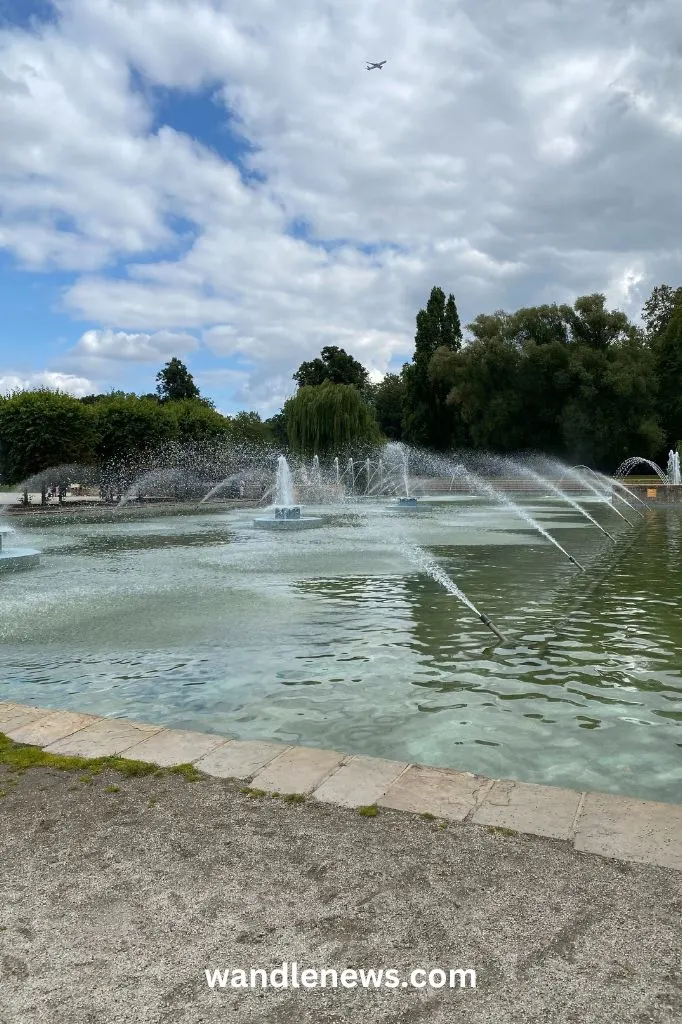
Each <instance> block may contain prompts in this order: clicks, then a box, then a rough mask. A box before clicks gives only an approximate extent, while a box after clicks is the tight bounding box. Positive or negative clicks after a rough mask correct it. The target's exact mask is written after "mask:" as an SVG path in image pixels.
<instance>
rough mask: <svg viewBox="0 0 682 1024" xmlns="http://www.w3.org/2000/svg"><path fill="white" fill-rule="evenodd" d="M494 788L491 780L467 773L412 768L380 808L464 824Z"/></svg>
mask: <svg viewBox="0 0 682 1024" xmlns="http://www.w3.org/2000/svg"><path fill="white" fill-rule="evenodd" d="M492 785H493V780H492V779H485V778H483V777H482V776H480V775H470V774H469V773H468V772H456V771H450V770H449V769H447V768H422V767H420V766H419V765H411V766H410V767H409V768H408V769H407V771H406V772H404V773H403V774H402V775H401V776H400V778H399V779H398V780H397V781H396V782H394V783H393V785H392V786H391V787H390V788H389V789H388V791H387V792H386V794H385V795H384V796H383V797H382V798H381V799H380V800H379V801H378V804H379V806H380V807H391V808H393V809H395V810H397V811H411V812H412V813H414V814H434V815H435V816H436V817H437V818H447V819H448V820H450V821H464V819H465V818H466V817H467V816H468V815H469V814H470V813H471V812H472V811H473V810H474V809H475V808H476V807H478V806H479V804H480V802H481V800H482V799H483V797H484V796H485V795H486V793H487V792H488V790H489V789H490V788H491V786H492Z"/></svg>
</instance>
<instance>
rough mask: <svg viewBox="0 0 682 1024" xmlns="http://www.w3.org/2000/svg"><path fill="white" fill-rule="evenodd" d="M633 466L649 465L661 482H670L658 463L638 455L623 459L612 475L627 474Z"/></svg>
mask: <svg viewBox="0 0 682 1024" xmlns="http://www.w3.org/2000/svg"><path fill="white" fill-rule="evenodd" d="M635 466H649V467H650V468H651V469H653V471H654V473H655V474H656V476H657V477H658V478H659V480H660V481H661V482H662V483H664V484H669V483H670V480H669V479H668V475H667V473H664V472H663V470H662V469H661V467H660V466H659V465H657V464H656V463H655V462H652V461H651V459H643V458H640V457H639V456H633V457H631V458H629V459H625V461H624V462H621V464H620V466H619V467H618V469H617V470H616V472H615V473H614V474H613V475H614V477H616V478H618V477H623V476H627V475H628V474H629V473H631V472H632V470H633V469H634V468H635Z"/></svg>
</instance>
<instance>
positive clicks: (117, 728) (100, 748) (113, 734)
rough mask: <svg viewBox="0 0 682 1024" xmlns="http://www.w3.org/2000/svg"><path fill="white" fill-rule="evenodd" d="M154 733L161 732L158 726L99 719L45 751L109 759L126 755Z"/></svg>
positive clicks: (117, 719)
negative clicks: (130, 748)
mask: <svg viewBox="0 0 682 1024" xmlns="http://www.w3.org/2000/svg"><path fill="white" fill-rule="evenodd" d="M157 732H161V726H160V725H143V724H142V723H141V722H129V721H127V720H126V719H123V718H100V719H98V720H97V721H96V722H95V723H94V724H93V725H89V726H87V727H86V728H85V729H81V730H79V732H76V733H74V734H73V735H72V736H66V737H65V738H64V739H61V740H57V741H56V742H55V743H50V744H49V745H48V746H47V747H45V750H46V751H47V753H48V754H67V755H68V754H71V755H77V756H79V757H112V756H114V755H118V754H123V753H125V752H126V751H127V750H128V748H129V747H133V746H135V745H136V744H137V743H139V742H140V740H142V739H145V738H146V737H147V736H151V735H152V734H154V733H157Z"/></svg>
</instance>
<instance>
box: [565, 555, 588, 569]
mask: <svg viewBox="0 0 682 1024" xmlns="http://www.w3.org/2000/svg"><path fill="white" fill-rule="evenodd" d="M568 560H569V562H573V565H575V566H576V567H577V568H578V569H580V571H581V572H585V566H584V565H581V564H580V562H579V561H578V560H577V559H576V558H574V557H573V555H569V556H568Z"/></svg>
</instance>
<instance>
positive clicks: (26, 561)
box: [0, 548, 40, 573]
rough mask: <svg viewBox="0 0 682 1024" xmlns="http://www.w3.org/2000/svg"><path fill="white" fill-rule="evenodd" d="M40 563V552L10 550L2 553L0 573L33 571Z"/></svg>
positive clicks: (23, 549) (18, 549)
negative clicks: (21, 570) (22, 570)
mask: <svg viewBox="0 0 682 1024" xmlns="http://www.w3.org/2000/svg"><path fill="white" fill-rule="evenodd" d="M39 562H40V552H39V551H34V550H33V549H32V548H10V549H9V551H8V550H4V551H0V573H2V572H15V571H16V570H17V569H32V568H34V567H35V566H36V565H38V563H39Z"/></svg>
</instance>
